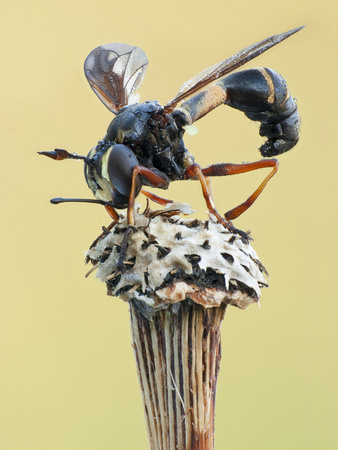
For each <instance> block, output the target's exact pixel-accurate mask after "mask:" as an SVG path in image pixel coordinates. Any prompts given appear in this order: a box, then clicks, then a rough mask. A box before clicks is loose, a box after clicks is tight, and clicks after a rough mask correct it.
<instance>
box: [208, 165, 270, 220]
mask: <svg viewBox="0 0 338 450" xmlns="http://www.w3.org/2000/svg"><path fill="white" fill-rule="evenodd" d="M264 168H272V170H271V172H270V173H269V174H268V175H267V176H266V177H265V178H264V180H263V181H262V183H261V184H260V185H259V186H258V188H257V189H256V190H255V191H254V192H253V193H252V194H251V195H250V196H249V197H248V198H247V199H246V200H245V201H244V202H243V203H241V204H240V205H238V206H236V207H235V208H233V209H230V210H229V211H228V212H226V213H225V215H224V217H225V220H226V221H228V222H229V221H231V220H234V219H237V217H239V216H240V215H241V214H243V213H244V212H245V211H246V210H247V209H248V208H250V206H251V205H252V204H253V203H254V202H255V201H256V200H257V198H258V196H259V195H260V194H261V192H262V191H263V189H264V188H265V186H266V185H267V184H268V182H269V180H271V178H272V177H273V176H274V175H275V173H276V172H277V170H278V160H277V159H274V158H273V159H262V160H261V161H256V162H252V163H245V164H226V163H225V164H214V165H211V166H208V167H206V168H205V169H202V173H203V175H206V176H208V177H219V176H225V175H238V174H241V173H246V172H251V171H253V170H258V169H264Z"/></svg>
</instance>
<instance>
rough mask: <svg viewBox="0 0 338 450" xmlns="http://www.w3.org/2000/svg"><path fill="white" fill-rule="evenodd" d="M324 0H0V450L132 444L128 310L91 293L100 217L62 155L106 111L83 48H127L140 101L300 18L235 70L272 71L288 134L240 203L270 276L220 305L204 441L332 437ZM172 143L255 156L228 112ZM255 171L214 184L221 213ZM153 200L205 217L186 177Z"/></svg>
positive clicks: (330, 442)
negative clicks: (262, 184) (249, 204)
mask: <svg viewBox="0 0 338 450" xmlns="http://www.w3.org/2000/svg"><path fill="white" fill-rule="evenodd" d="M337 12H338V9H337V6H336V3H335V2H334V1H333V0H332V2H329V1H328V0H324V1H323V2H314V1H309V0H300V1H295V0H284V1H283V2H280V1H275V2H272V1H259V0H258V1H252V0H243V1H242V2H228V1H218V2H215V1H212V0H209V1H207V2H198V1H196V0H194V1H181V0H180V1H177V0H171V1H168V2H152V1H149V0H145V1H138V0H129V1H127V2H122V1H119V2H117V1H114V0H109V1H107V0H100V1H98V2H93V1H88V0H81V1H78V0H68V1H64V2H61V1H59V2H51V1H46V0H44V1H42V0H40V1H39V0H32V1H30V2H22V1H18V0H13V1H11V2H8V1H7V0H6V1H4V0H3V1H2V6H1V18H0V21H1V24H0V30H1V31H0V33H1V87H0V89H1V117H0V123H1V135H0V140H1V147H0V151H1V158H0V162H1V164H0V171H1V178H0V183H1V190H0V192H1V212H0V214H1V251H2V257H1V272H0V273H1V280H2V281H1V306H0V320H1V327H0V346H1V356H0V358H1V371H0V389H1V393H0V414H1V419H0V420H1V423H0V448H1V449H4V450H14V449H15V450H17V449H20V450H21V449H32V450H40V449H41V450H46V449H48V450H54V449H55V450H59V449H63V450H91V449H100V450H105V449H107V450H108V449H136V448H137V449H147V448H148V440H147V435H146V430H145V426H144V420H143V410H142V405H141V397H140V393H139V387H138V381H137V377H136V369H135V365H134V360H133V353H132V349H131V345H130V332H129V317H128V305H127V304H124V303H122V301H120V300H117V299H113V298H110V297H107V296H106V294H105V286H104V285H102V284H100V282H99V281H98V280H96V279H95V277H94V276H93V275H92V276H91V277H89V278H88V279H85V278H84V274H85V273H86V271H87V268H86V267H85V266H84V256H83V252H84V251H85V250H86V249H87V248H88V246H89V244H90V243H91V242H92V240H93V239H94V238H95V237H96V236H97V234H98V233H99V231H100V227H101V226H102V225H108V223H109V218H108V216H107V214H106V212H105V210H104V208H103V207H100V206H96V205H83V204H73V205H59V206H52V205H50V204H49V199H50V198H52V197H55V196H65V197H67V196H69V197H89V198H90V197H91V193H90V192H89V191H88V188H87V186H86V184H85V181H84V178H83V168H82V164H81V163H80V162H75V161H64V162H60V163H57V162H54V161H52V160H49V159H47V158H43V157H39V156H38V155H37V153H36V152H37V151H41V150H52V149H54V148H55V147H59V148H66V149H68V150H69V151H71V152H77V153H79V154H87V152H88V151H89V150H90V148H91V147H92V146H94V145H95V144H96V142H97V141H98V140H99V139H100V138H102V137H103V135H104V133H105V130H106V127H107V125H108V123H109V122H110V120H111V119H112V114H111V113H110V112H109V111H108V110H107V109H106V108H105V107H104V106H103V105H102V104H101V103H100V102H99V100H98V99H97V98H96V96H95V95H94V94H93V92H92V91H91V89H90V88H89V86H88V84H87V81H86V80H85V77H84V74H83V69H82V66H83V62H84V59H85V57H86V56H87V54H88V53H89V52H90V51H91V50H92V49H93V48H94V47H96V46H98V45H100V44H103V43H108V42H114V41H115V42H126V43H130V44H133V45H137V46H139V47H141V48H142V49H144V50H145V52H146V53H147V56H148V59H149V61H150V65H149V69H148V72H147V75H146V78H145V80H144V83H143V86H142V88H141V89H140V94H141V99H142V100H146V99H157V100H159V101H160V102H161V103H162V104H164V103H166V101H168V100H169V99H170V98H172V97H173V96H174V95H175V94H176V92H177V90H178V88H179V87H180V86H181V84H182V83H183V82H184V81H186V80H187V79H189V78H190V77H192V76H193V75H195V74H196V73H198V72H199V71H200V70H202V69H204V68H205V67H207V66H209V65H211V64H214V63H216V62H218V61H220V60H221V59H224V58H226V57H228V56H231V55H232V54H233V53H235V52H236V51H237V50H240V49H241V48H243V47H245V46H247V45H249V44H252V43H255V42H257V41H259V40H260V39H263V38H265V37H267V36H270V35H272V34H276V33H279V32H282V31H285V30H287V29H290V28H294V27H296V26H300V25H303V24H305V25H307V28H305V29H304V30H302V31H301V32H300V33H298V34H297V35H295V36H293V37H291V38H290V39H288V40H287V41H285V42H283V43H281V44H279V45H278V46H277V47H275V48H273V49H271V50H269V51H268V52H267V53H265V54H264V55H262V56H260V57H259V58H257V59H256V60H255V61H253V62H252V63H250V64H249V65H248V66H247V67H254V66H268V67H271V68H274V69H276V70H277V71H278V72H280V73H282V74H283V76H284V77H285V78H286V79H287V80H288V83H289V86H290V89H291V92H292V95H293V96H295V97H297V99H298V105H299V110H300V113H301V116H302V129H301V140H300V142H299V145H297V147H296V148H295V149H294V150H293V151H292V152H289V153H288V154H285V155H282V156H281V157H280V171H279V173H278V174H277V176H276V177H275V178H274V179H273V180H272V181H271V183H270V184H269V186H268V188H267V189H266V191H265V192H264V193H263V194H262V196H261V198H260V199H259V200H258V201H257V204H255V205H254V207H253V208H252V209H250V210H249V211H248V212H247V213H246V214H244V215H243V216H242V217H241V218H240V219H238V220H237V221H236V225H237V226H238V227H239V228H242V229H249V228H250V229H251V230H252V234H253V237H254V239H255V241H254V247H255V249H256V251H257V253H258V254H259V256H260V258H261V260H262V261H263V263H264V264H265V265H266V266H267V268H268V270H269V272H270V276H271V287H270V288H269V289H266V290H264V291H263V297H262V301H261V304H262V309H261V310H259V309H258V308H257V307H255V306H251V307H249V308H248V309H247V310H246V311H240V310H236V309H235V308H230V309H229V310H228V312H227V314H226V318H225V320H224V323H223V331H222V338H223V359H222V364H221V373H220V378H219V383H218V396H217V410H216V448H218V449H225V448H228V449H232V450H237V449H238V450H244V449H245V450H247V449H250V450H254V449H260V450H265V449H266V450H268V449H269V450H271V449H274V450H285V449H288V450H291V449H292V450H294V449H297V450H299V449H307V450H309V449H319V448H320V449H325V450H326V449H334V448H338V440H337V432H336V426H337V401H338V399H337V380H338V366H337V337H338V333H337V311H338V306H337V289H336V281H337V257H336V253H337V163H338V157H337V155H338V151H337V142H336V141H337V104H338V103H337V100H338V99H337V51H338V49H337V41H338V32H337V19H338V18H337ZM197 125H198V127H199V133H198V134H197V135H196V136H194V137H189V136H188V137H187V138H186V145H187V147H188V148H189V150H190V151H191V152H192V153H193V154H194V155H195V156H196V158H197V161H198V162H199V163H200V164H201V165H208V164H211V163H215V162H224V161H227V162H242V161H254V160H256V159H259V157H260V155H259V153H258V152H257V150H256V149H257V147H258V146H259V145H260V144H261V142H262V139H261V138H260V137H259V135H258V125H257V124H255V123H253V122H250V121H249V120H247V119H246V118H245V117H244V115H243V114H241V113H239V112H237V111H234V110H231V109H230V108H225V107H224V108H222V107H220V108H218V110H216V111H214V112H212V113H211V114H210V115H209V116H208V117H205V118H204V119H203V120H201V121H200V122H198V124H197ZM262 177H263V172H261V173H255V174H248V175H241V176H238V177H232V178H231V177H230V178H227V179H226V178H224V179H217V180H215V183H214V193H215V197H216V202H217V205H218V208H219V210H221V211H225V210H228V209H230V208H231V207H233V206H235V205H236V204H238V202H240V201H241V200H243V199H244V198H246V196H247V195H249V193H251V192H252V190H253V189H254V188H255V187H256V186H257V184H258V182H259V180H261V179H262ZM168 195H170V196H171V197H172V198H175V199H177V200H180V201H188V202H190V203H191V204H192V205H193V207H194V208H195V209H198V210H199V211H200V213H199V214H200V216H201V217H205V205H204V203H203V201H202V198H201V195H200V187H199V185H198V184H197V183H193V182H191V183H184V184H183V183H179V182H177V183H173V185H172V187H171V188H170V194H168Z"/></svg>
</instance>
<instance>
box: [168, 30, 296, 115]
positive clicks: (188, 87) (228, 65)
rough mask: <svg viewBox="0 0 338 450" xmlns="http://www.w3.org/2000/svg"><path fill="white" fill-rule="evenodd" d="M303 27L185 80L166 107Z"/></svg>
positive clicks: (266, 41)
mask: <svg viewBox="0 0 338 450" xmlns="http://www.w3.org/2000/svg"><path fill="white" fill-rule="evenodd" d="M302 28H304V27H299V28H294V29H293V30H290V31H286V32H285V33H281V34H276V35H274V36H270V37H269V38H267V39H264V40H263V41H260V42H258V43H257V44H253V45H250V46H249V47H246V48H244V49H243V50H241V51H240V52H238V53H236V54H235V55H233V56H231V57H230V58H228V59H225V60H224V61H221V62H220V63H218V64H214V65H213V66H211V67H208V68H207V69H204V70H203V71H202V72H200V73H199V74H198V75H196V76H194V77H193V78H191V79H190V80H189V81H187V82H185V83H184V84H183V86H181V89H180V90H179V92H178V94H177V95H176V96H175V97H174V98H173V99H172V100H170V102H169V103H167V105H166V106H165V109H166V110H170V109H173V108H175V106H176V105H177V104H178V103H179V102H181V101H183V100H185V99H186V98H187V97H189V96H190V95H192V94H195V93H196V92H197V91H199V90H200V89H202V88H204V87H205V86H207V85H208V84H210V83H212V82H214V81H216V80H218V79H219V78H222V77H224V76H225V75H227V74H228V73H230V72H232V71H233V70H235V69H237V68H238V67H240V66H242V65H243V64H245V63H247V62H248V61H250V60H251V59H253V58H256V57H257V56H259V55H260V54H261V53H263V52H265V51H266V50H268V49H269V48H271V47H273V46H274V45H276V44H279V43H280V42H282V41H283V40H284V39H286V38H288V37H289V36H291V35H292V34H294V33H296V32H297V31H299V30H301V29H302Z"/></svg>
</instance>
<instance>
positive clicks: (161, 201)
mask: <svg viewBox="0 0 338 450" xmlns="http://www.w3.org/2000/svg"><path fill="white" fill-rule="evenodd" d="M141 194H143V195H145V196H146V197H147V198H149V199H150V200H152V201H153V202H155V203H158V204H159V205H162V206H166V205H168V203H174V202H173V201H172V200H168V199H167V198H162V197H159V196H158V195H155V194H153V193H152V192H148V191H145V190H144V189H142V190H141Z"/></svg>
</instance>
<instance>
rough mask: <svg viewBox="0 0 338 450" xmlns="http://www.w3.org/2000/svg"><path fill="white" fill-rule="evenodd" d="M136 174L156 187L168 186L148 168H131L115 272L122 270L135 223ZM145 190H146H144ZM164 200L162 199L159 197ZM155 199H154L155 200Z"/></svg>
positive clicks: (166, 182)
mask: <svg viewBox="0 0 338 450" xmlns="http://www.w3.org/2000/svg"><path fill="white" fill-rule="evenodd" d="M138 175H142V176H143V177H145V178H146V179H147V180H148V181H150V183H151V184H152V186H154V187H158V188H166V187H167V186H168V181H167V180H166V179H164V178H162V177H161V176H160V175H158V174H157V173H155V172H153V171H152V170H150V169H148V168H147V167H144V166H135V167H134V168H133V173H132V179H131V186H130V195H129V201H128V209H127V221H128V228H127V231H126V232H125V234H124V236H123V240H122V243H121V249H120V255H119V260H118V262H117V268H116V274H118V273H123V272H124V270H125V269H124V266H123V263H124V259H125V257H126V253H127V248H128V238H129V236H130V233H131V232H132V231H133V228H134V225H135V197H136V177H137V176H138ZM144 192H146V191H144ZM147 194H149V195H148V197H150V198H152V197H151V196H152V194H150V193H147ZM154 197H155V198H156V199H160V197H157V196H156V195H155V196H154ZM161 200H164V199H161ZM155 201H156V200H155Z"/></svg>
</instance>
